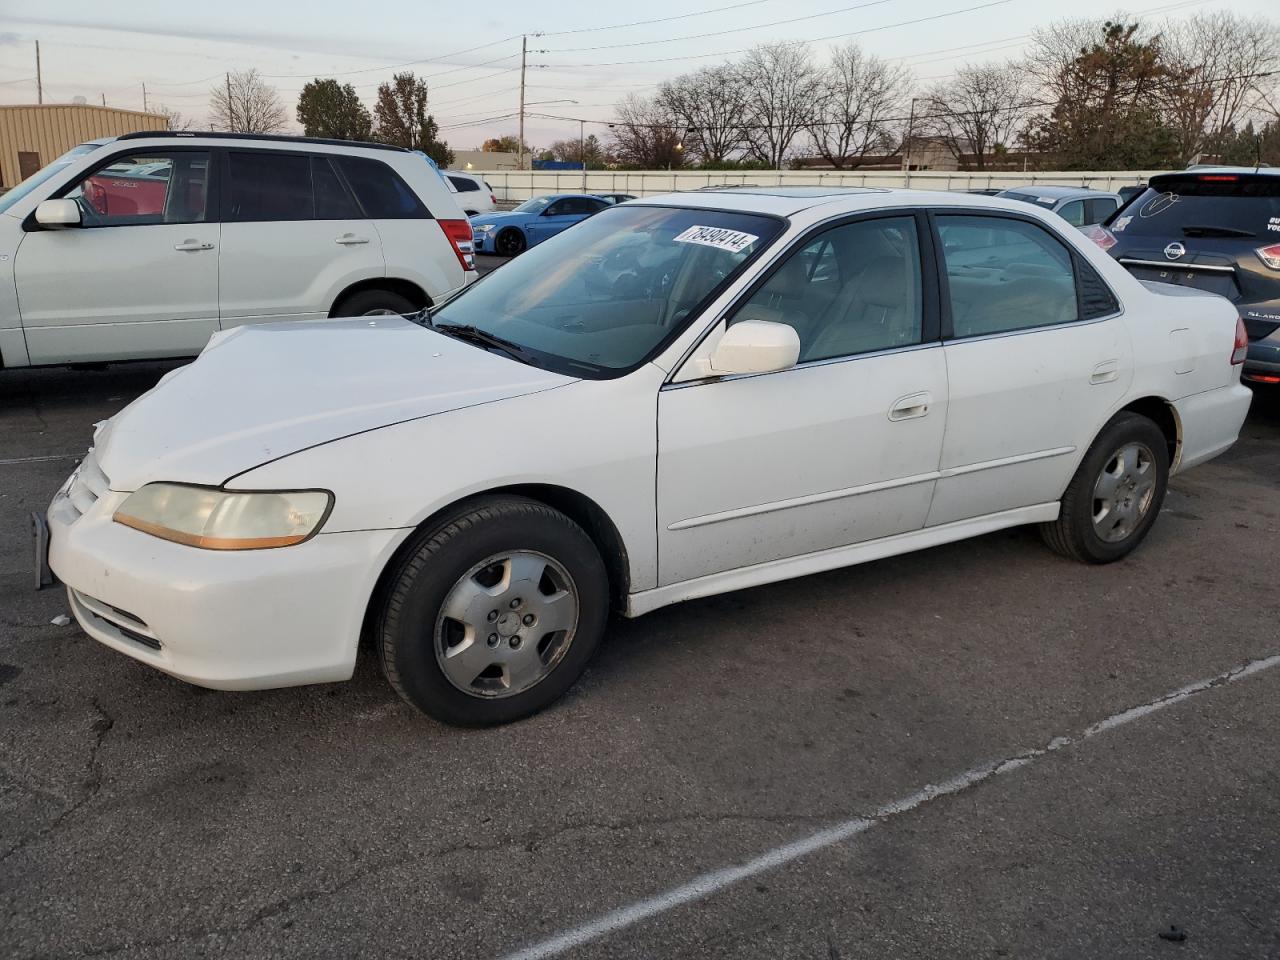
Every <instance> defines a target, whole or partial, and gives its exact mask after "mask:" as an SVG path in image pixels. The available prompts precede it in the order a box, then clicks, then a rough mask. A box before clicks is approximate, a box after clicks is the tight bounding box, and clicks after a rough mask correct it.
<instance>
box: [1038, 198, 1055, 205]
mask: <svg viewBox="0 0 1280 960" xmlns="http://www.w3.org/2000/svg"><path fill="white" fill-rule="evenodd" d="M1036 203H1047V204H1048V205H1049V206H1051V207H1052V206H1053V197H1036Z"/></svg>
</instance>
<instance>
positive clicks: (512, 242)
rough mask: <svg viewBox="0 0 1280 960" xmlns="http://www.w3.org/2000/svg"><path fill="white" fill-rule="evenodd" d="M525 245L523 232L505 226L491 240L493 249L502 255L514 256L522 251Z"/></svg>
mask: <svg viewBox="0 0 1280 960" xmlns="http://www.w3.org/2000/svg"><path fill="white" fill-rule="evenodd" d="M526 245H527V244H526V243H525V239H524V234H523V233H521V232H520V231H519V230H516V229H514V228H513V227H507V229H505V230H503V231H502V232H501V233H499V234H498V236H497V239H495V240H494V241H493V249H494V250H496V251H497V252H498V253H500V254H501V255H502V256H504V257H514V256H516V255H517V254H520V253H524V248H525V246H526Z"/></svg>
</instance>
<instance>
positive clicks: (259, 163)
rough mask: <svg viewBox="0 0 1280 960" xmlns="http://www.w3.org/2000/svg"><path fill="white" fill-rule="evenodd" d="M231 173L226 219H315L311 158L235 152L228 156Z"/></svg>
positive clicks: (286, 154) (293, 155) (260, 220)
mask: <svg viewBox="0 0 1280 960" xmlns="http://www.w3.org/2000/svg"><path fill="white" fill-rule="evenodd" d="M227 171H228V183H227V192H226V193H227V200H226V207H225V209H226V211H227V212H226V215H225V217H224V219H226V220H228V221H231V222H238V223H245V222H262V221H280V220H311V219H314V217H315V195H314V193H313V192H312V188H311V166H310V162H309V160H308V159H307V157H305V156H301V155H299V154H292V153H269V152H267V151H262V152H258V153H239V152H235V151H232V152H231V153H229V154H228V155H227Z"/></svg>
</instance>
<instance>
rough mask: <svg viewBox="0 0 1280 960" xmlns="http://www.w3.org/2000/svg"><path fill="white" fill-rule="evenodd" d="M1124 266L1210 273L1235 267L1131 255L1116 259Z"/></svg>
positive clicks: (1175, 271)
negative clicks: (1140, 258)
mask: <svg viewBox="0 0 1280 960" xmlns="http://www.w3.org/2000/svg"><path fill="white" fill-rule="evenodd" d="M1116 262H1117V263H1122V264H1124V265H1125V266H1126V267H1130V266H1133V267H1159V268H1160V269H1161V270H1172V271H1173V272H1174V273H1178V272H1179V271H1182V270H1205V271H1208V272H1211V273H1235V272H1236V268H1235V267H1223V266H1219V265H1217V264H1214V263H1179V262H1178V261H1177V260H1135V259H1133V258H1132V257H1120V258H1118V259H1117V261H1116Z"/></svg>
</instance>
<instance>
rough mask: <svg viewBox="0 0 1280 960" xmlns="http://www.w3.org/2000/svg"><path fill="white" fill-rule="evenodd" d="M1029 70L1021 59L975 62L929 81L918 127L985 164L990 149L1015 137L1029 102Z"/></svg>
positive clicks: (959, 157)
mask: <svg viewBox="0 0 1280 960" xmlns="http://www.w3.org/2000/svg"><path fill="white" fill-rule="evenodd" d="M1027 77H1028V74H1027V71H1026V70H1025V69H1024V68H1022V67H1021V66H1019V65H1017V64H1012V63H1010V64H1005V65H1004V66H999V65H995V64H981V65H974V64H970V65H967V66H964V67H961V68H960V70H959V71H957V72H956V74H955V76H954V77H952V78H951V79H949V80H946V81H943V82H940V83H937V84H935V85H934V86H932V87H930V88H929V89H928V90H927V91H926V92H925V94H924V96H923V97H920V98H919V104H918V105H917V107H916V111H917V113H916V129H915V130H912V131H908V132H907V136H908V137H913V136H919V135H921V134H924V135H926V136H931V137H933V138H935V139H936V140H938V141H939V142H941V143H942V144H943V145H944V146H946V148H947V149H948V150H949V151H950V152H951V154H952V156H954V157H955V158H956V160H957V161H959V162H960V163H961V165H962V166H963V165H965V163H966V162H967V160H968V158H969V156H972V157H973V162H974V165H975V166H976V167H977V168H978V169H979V170H982V169H985V167H986V158H987V155H988V154H990V153H992V152H994V151H995V150H996V148H997V147H999V148H1004V147H1007V146H1009V145H1010V144H1011V143H1013V141H1014V139H1015V137H1016V135H1017V133H1018V131H1019V129H1020V128H1021V126H1022V124H1023V122H1024V121H1025V120H1026V118H1027V116H1028V114H1029V110H1030V105H1029V99H1030V98H1029V96H1028V93H1029V85H1028V81H1027Z"/></svg>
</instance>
